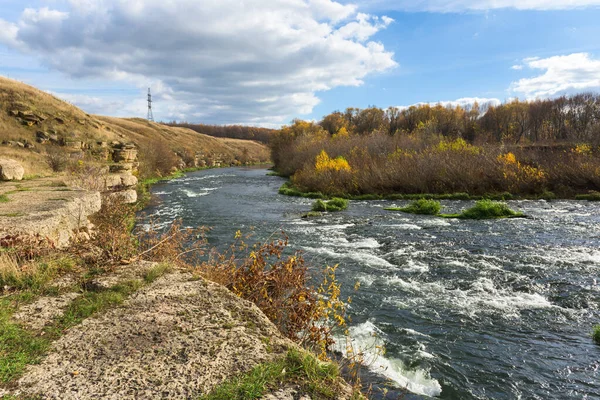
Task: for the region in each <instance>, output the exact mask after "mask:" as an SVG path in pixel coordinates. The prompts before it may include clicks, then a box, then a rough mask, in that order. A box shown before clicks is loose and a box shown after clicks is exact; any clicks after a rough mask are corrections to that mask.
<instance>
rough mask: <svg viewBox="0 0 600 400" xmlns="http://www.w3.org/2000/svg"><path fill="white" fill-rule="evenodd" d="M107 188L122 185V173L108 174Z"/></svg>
mask: <svg viewBox="0 0 600 400" xmlns="http://www.w3.org/2000/svg"><path fill="white" fill-rule="evenodd" d="M105 181H106V188H107V189H108V190H111V189H114V188H117V187H119V186H121V175H116V174H110V175H107V176H106V179H105Z"/></svg>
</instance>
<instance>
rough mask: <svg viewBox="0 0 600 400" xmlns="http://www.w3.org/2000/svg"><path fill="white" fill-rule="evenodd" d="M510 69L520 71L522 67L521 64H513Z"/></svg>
mask: <svg viewBox="0 0 600 400" xmlns="http://www.w3.org/2000/svg"><path fill="white" fill-rule="evenodd" d="M510 69H514V70H515V71H520V70H522V69H523V66H522V65H520V64H516V65H513V66H512V67H510Z"/></svg>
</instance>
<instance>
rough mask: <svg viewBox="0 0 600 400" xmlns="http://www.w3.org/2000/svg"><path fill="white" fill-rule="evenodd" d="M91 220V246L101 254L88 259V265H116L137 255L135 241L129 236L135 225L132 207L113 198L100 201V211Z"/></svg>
mask: <svg viewBox="0 0 600 400" xmlns="http://www.w3.org/2000/svg"><path fill="white" fill-rule="evenodd" d="M91 220H92V222H93V223H94V225H96V229H95V235H94V236H93V239H92V242H91V244H92V245H94V246H95V247H97V248H98V249H100V250H101V254H94V255H92V256H91V257H89V259H88V260H87V262H88V263H89V264H98V265H102V264H104V263H108V264H111V263H118V262H120V261H122V260H128V259H130V258H131V257H133V256H135V255H136V254H137V251H138V245H137V241H136V240H135V238H134V237H133V235H132V234H131V231H132V229H133V226H134V224H135V209H134V208H133V207H132V206H130V205H128V204H124V203H122V202H120V201H119V200H118V199H115V198H110V197H109V198H106V199H104V200H103V201H102V208H101V209H100V211H99V212H98V213H96V214H95V215H94V216H92V218H91ZM84 246H86V245H85V244H84Z"/></svg>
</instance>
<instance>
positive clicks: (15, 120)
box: [0, 77, 269, 175]
mask: <svg viewBox="0 0 600 400" xmlns="http://www.w3.org/2000/svg"><path fill="white" fill-rule="evenodd" d="M113 141H119V142H123V143H134V144H136V145H137V146H138V147H140V148H142V149H143V148H144V146H146V147H148V146H152V145H154V146H156V145H158V144H160V146H167V147H168V148H169V149H170V150H171V151H173V152H175V153H177V154H178V156H179V157H180V158H182V159H184V160H186V158H187V160H186V161H187V163H188V164H189V163H190V158H191V159H192V160H193V157H194V156H195V157H196V158H197V159H198V160H203V161H204V162H206V163H207V164H208V165H211V164H221V165H237V164H244V163H257V162H266V161H268V159H269V152H268V149H267V148H266V146H264V145H262V144H260V143H258V142H253V141H246V140H237V139H222V138H214V137H211V136H207V135H203V134H200V133H197V132H195V131H192V130H190V129H186V128H175V127H169V126H165V125H162V124H158V123H154V122H149V121H146V120H144V119H140V118H132V119H125V118H113V117H103V116H97V115H90V114H86V113H85V112H84V111H82V110H80V109H79V108H77V107H75V106H73V105H71V104H69V103H67V102H65V101H62V100H60V99H58V98H57V97H55V96H53V95H51V94H49V93H46V92H43V91H41V90H38V89H36V88H34V87H31V86H29V85H26V84H24V83H21V82H18V81H15V80H11V79H6V78H4V77H0V142H2V144H1V145H0V158H13V159H16V160H18V161H20V162H22V164H23V166H24V167H25V174H26V175H48V174H50V173H51V172H52V171H50V169H49V168H48V166H47V165H46V163H45V153H46V152H47V149H49V148H50V149H52V148H60V149H61V150H63V151H65V152H66V153H68V154H69V155H70V156H71V157H72V158H78V157H81V156H82V154H84V155H86V154H92V153H95V154H102V152H101V151H95V150H98V149H101V148H102V146H105V145H106V143H110V142H113ZM202 165H203V163H202ZM188 166H190V165H188Z"/></svg>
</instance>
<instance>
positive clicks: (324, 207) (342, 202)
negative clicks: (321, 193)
mask: <svg viewBox="0 0 600 400" xmlns="http://www.w3.org/2000/svg"><path fill="white" fill-rule="evenodd" d="M347 208H348V200H346V199H341V198H339V197H334V198H333V199H331V200H329V201H323V200H320V199H319V200H317V201H315V202H314V203H313V205H312V211H314V212H322V211H329V212H336V211H343V210H345V209H347Z"/></svg>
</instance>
